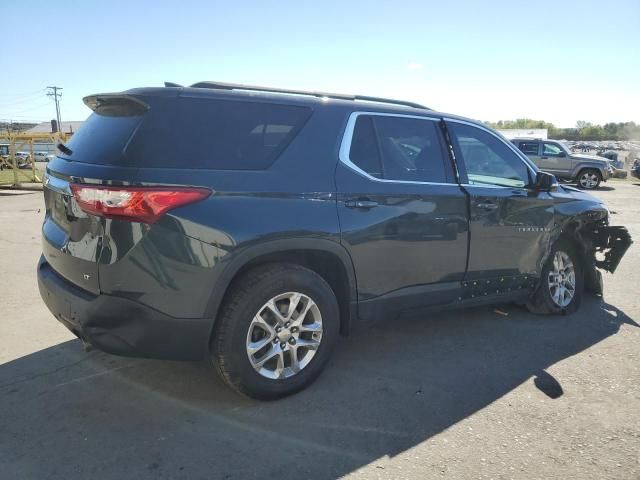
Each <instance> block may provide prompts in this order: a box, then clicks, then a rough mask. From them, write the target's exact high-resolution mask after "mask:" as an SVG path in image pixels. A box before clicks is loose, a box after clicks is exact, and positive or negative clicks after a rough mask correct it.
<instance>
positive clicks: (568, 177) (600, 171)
mask: <svg viewBox="0 0 640 480" xmlns="http://www.w3.org/2000/svg"><path fill="white" fill-rule="evenodd" d="M511 141H512V142H513V144H514V145H515V146H516V147H518V148H519V149H520V151H522V153H524V154H525V155H527V156H528V157H529V158H530V159H531V160H532V161H533V163H535V164H536V165H537V166H538V168H540V169H541V170H544V171H545V172H549V173H552V174H554V175H555V176H556V177H557V178H559V179H561V180H564V181H570V182H576V183H577V184H578V187H580V188H584V189H587V190H592V189H594V188H598V186H600V182H606V181H607V180H608V179H609V178H611V175H612V174H613V171H614V170H613V167H612V166H611V162H610V161H609V160H607V159H606V158H603V157H598V156H596V155H587V154H583V153H573V152H571V150H569V148H568V147H567V146H566V145H565V144H564V143H562V142H559V141H557V140H543V139H539V138H514V139H513V140H511Z"/></svg>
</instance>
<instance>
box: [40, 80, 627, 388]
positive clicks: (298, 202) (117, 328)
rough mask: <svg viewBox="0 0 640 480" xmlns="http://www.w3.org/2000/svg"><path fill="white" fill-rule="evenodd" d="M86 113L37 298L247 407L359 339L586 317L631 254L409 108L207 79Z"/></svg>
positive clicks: (520, 166)
mask: <svg viewBox="0 0 640 480" xmlns="http://www.w3.org/2000/svg"><path fill="white" fill-rule="evenodd" d="M85 103H86V104H87V105H88V106H89V107H90V108H91V109H92V110H93V111H94V113H93V114H92V115H91V117H90V118H89V119H88V120H87V121H86V122H85V124H84V125H83V126H82V128H81V129H80V130H79V131H78V132H77V133H76V134H75V135H74V136H73V137H72V138H71V140H70V142H69V143H68V145H60V147H59V148H60V150H61V153H59V155H58V156H57V157H56V158H55V159H53V160H52V161H50V162H49V163H48V165H47V170H46V176H45V179H44V200H45V204H46V215H45V220H44V223H43V226H42V248H43V255H42V257H41V259H40V262H39V265H38V281H39V286H40V293H41V295H42V298H43V300H44V301H45V303H46V304H47V306H48V307H49V309H50V310H51V312H52V313H53V314H54V316H55V317H56V318H57V319H58V320H59V321H60V322H61V323H62V324H64V325H65V326H66V327H67V328H69V329H70V330H71V331H72V332H73V333H74V334H75V335H77V336H78V337H79V338H80V339H82V341H83V342H85V343H86V344H88V345H92V346H94V347H96V348H99V349H101V350H103V351H106V352H110V353H113V354H118V355H133V356H142V357H153V358H167V359H183V360H193V359H199V358H202V357H207V356H209V357H210V358H211V359H212V361H213V362H214V364H215V365H216V367H217V369H218V370H219V372H220V374H221V375H222V377H223V378H224V379H225V381H226V382H227V383H228V384H229V385H230V386H231V387H233V388H234V389H236V390H238V391H240V392H242V393H244V394H246V395H250V396H253V397H256V398H262V399H272V398H277V397H281V396H283V395H287V394H291V393H293V392H295V391H298V390H300V389H302V388H303V387H305V386H306V385H308V384H309V383H310V382H312V381H313V379H315V378H316V377H317V376H318V375H319V374H320V372H321V370H322V369H323V367H324V365H325V364H326V362H327V360H328V358H329V356H330V354H331V350H332V348H333V346H334V345H335V343H336V340H337V339H338V335H339V334H340V333H342V334H347V333H348V332H350V331H351V330H353V329H354V328H355V327H356V326H357V325H359V324H361V323H366V322H370V321H376V320H380V319H383V320H388V321H393V320H394V318H395V317H396V316H397V315H398V314H402V313H404V312H407V311H411V312H416V311H420V310H423V309H431V308H433V307H434V306H436V307H451V306H460V307H462V306H469V305H478V304H490V303H502V302H521V303H523V304H526V305H527V307H528V308H529V309H530V310H531V311H533V312H536V313H544V314H562V313H570V312H573V311H575V310H576V309H577V308H578V306H579V304H580V299H581V297H582V294H583V290H585V289H587V290H589V291H596V292H599V291H601V288H602V284H601V280H600V273H599V270H598V269H605V270H608V271H611V272H613V271H614V270H615V269H616V266H617V265H618V262H619V261H620V259H621V258H622V256H623V255H624V253H625V251H626V249H627V247H628V246H629V244H630V243H631V239H630V237H629V234H628V233H627V231H626V229H624V228H623V227H613V226H609V212H608V210H607V208H606V206H605V205H603V204H602V202H601V201H600V200H598V199H596V198H594V197H592V196H589V195H588V194H586V193H583V192H580V191H578V190H575V189H573V188H570V187H562V186H559V185H558V184H557V183H556V181H555V178H554V177H553V176H552V175H550V174H548V173H543V172H540V171H539V170H538V169H537V167H536V166H535V165H534V164H533V163H532V162H531V161H529V160H528V159H527V157H526V156H525V155H523V154H522V153H521V152H520V151H519V150H518V149H517V148H516V147H515V146H514V145H513V144H511V143H510V142H508V141H506V140H505V139H504V138H503V137H501V136H500V135H499V134H497V133H496V132H495V131H493V130H491V129H489V128H487V127H486V126H484V125H482V124H480V123H478V122H474V121H472V120H468V119H466V118H461V117H457V116H455V115H449V114H446V113H440V112H436V111H433V110H430V109H428V108H425V107H422V106H420V105H416V104H413V103H409V102H401V101H396V100H388V99H381V98H372V97H362V96H349V95H336V94H328V93H310V92H299V91H282V90H273V89H268V88H261V87H250V86H246V85H229V84H219V83H212V82H204V83H198V84H196V85H193V86H191V87H185V88H183V87H180V86H176V85H173V84H171V85H170V86H167V87H165V88H141V89H134V90H128V91H126V92H122V93H112V94H100V95H92V96H90V97H87V98H86V99H85ZM596 252H599V253H600V254H601V255H599V256H598V258H596V256H595V254H596Z"/></svg>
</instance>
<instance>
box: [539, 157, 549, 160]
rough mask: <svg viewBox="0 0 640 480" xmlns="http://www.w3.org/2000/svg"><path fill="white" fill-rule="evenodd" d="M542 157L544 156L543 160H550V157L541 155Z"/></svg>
mask: <svg viewBox="0 0 640 480" xmlns="http://www.w3.org/2000/svg"><path fill="white" fill-rule="evenodd" d="M540 158H542V159H543V160H548V159H549V157H540Z"/></svg>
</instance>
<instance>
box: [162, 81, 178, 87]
mask: <svg viewBox="0 0 640 480" xmlns="http://www.w3.org/2000/svg"><path fill="white" fill-rule="evenodd" d="M164 86H165V87H182V85H179V84H177V83H173V82H164Z"/></svg>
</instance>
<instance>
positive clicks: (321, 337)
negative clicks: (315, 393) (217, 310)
mask: <svg viewBox="0 0 640 480" xmlns="http://www.w3.org/2000/svg"><path fill="white" fill-rule="evenodd" d="M338 327H339V309H338V302H337V300H336V296H335V294H334V293H333V290H332V289H331V287H330V286H329V284H327V282H326V281H325V280H324V279H323V278H322V277H321V276H320V275H318V274H317V273H315V272H313V271H312V270H309V269H307V268H304V267H302V266H300V265H292V264H272V265H266V266H263V267H258V268H256V269H254V270H251V271H249V272H248V273H247V274H245V275H244V276H243V277H241V278H240V279H239V280H238V281H237V282H235V285H234V287H232V290H231V292H230V293H229V297H228V298H227V299H226V301H225V303H224V305H223V307H222V311H221V315H220V317H219V318H218V320H217V321H216V329H215V332H214V337H213V340H212V349H211V350H212V359H213V361H214V364H215V365H216V367H217V369H218V371H219V373H220V374H221V376H222V378H223V379H224V380H225V382H226V383H227V384H229V385H230V386H231V387H232V388H233V389H235V390H237V391H239V392H240V393H243V394H245V395H247V396H249V397H253V398H257V399H261V400H273V399H276V398H280V397H284V396H286V395H290V394H292V393H295V392H297V391H299V390H301V389H303V388H304V387H306V386H307V385H309V384H310V383H311V382H313V381H314V380H315V379H316V377H317V376H318V375H319V374H320V373H321V371H322V369H323V368H324V366H325V364H326V363H327V361H328V359H329V356H330V354H331V350H332V348H333V346H334V344H335V343H336V341H337V338H338V330H339V328H338Z"/></svg>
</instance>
